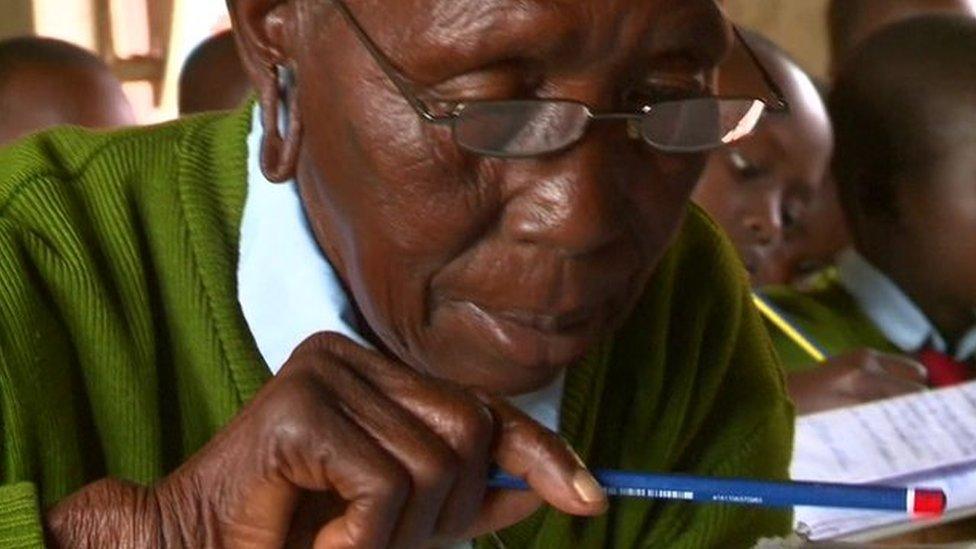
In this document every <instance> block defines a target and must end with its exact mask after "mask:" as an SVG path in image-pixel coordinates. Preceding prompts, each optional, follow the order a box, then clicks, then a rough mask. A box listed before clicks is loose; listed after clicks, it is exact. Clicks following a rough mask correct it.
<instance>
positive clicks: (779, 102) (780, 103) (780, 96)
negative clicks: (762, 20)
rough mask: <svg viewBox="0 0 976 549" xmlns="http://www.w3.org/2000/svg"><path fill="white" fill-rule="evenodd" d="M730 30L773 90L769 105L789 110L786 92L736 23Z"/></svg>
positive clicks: (777, 108) (779, 110)
mask: <svg viewBox="0 0 976 549" xmlns="http://www.w3.org/2000/svg"><path fill="white" fill-rule="evenodd" d="M732 32H733V33H735V38H736V40H738V41H739V43H740V44H742V47H743V48H744V49H745V50H746V54H748V55H749V58H750V59H752V63H753V65H755V66H756V67H757V68H758V69H759V73H760V74H761V75H762V78H763V81H764V82H765V83H766V86H768V87H769V89H770V90H771V91H772V92H773V96H774V97H775V99H776V104H775V105H771V107H772V109H773V110H775V111H778V112H789V110H790V104H789V102H787V101H786V94H784V93H783V89H782V88H780V87H779V84H777V83H776V80H775V79H774V78H773V76H772V75H771V74H769V71H768V70H767V69H766V66H765V65H763V63H762V61H760V60H759V56H758V55H756V52H755V50H753V49H752V46H750V45H749V42H748V41H747V40H746V37H745V36H743V35H742V31H741V30H739V27H738V25H736V24H734V23H733V24H732Z"/></svg>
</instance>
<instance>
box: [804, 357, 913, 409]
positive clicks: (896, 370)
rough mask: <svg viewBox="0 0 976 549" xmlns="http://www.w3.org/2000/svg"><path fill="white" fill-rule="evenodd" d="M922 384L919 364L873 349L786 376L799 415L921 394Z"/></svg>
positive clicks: (833, 359) (833, 358)
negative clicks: (910, 394)
mask: <svg viewBox="0 0 976 549" xmlns="http://www.w3.org/2000/svg"><path fill="white" fill-rule="evenodd" d="M925 383H926V374H925V368H924V367H923V366H922V365H921V364H919V363H917V362H915V361H914V360H912V359H910V358H908V357H904V356H900V355H891V354H886V353H881V352H878V351H875V350H873V349H860V350H857V351H853V352H850V353H846V354H843V355H839V356H836V357H832V358H830V359H829V360H827V361H826V362H824V363H823V364H821V365H819V366H817V367H816V368H815V369H813V370H808V371H804V372H796V373H792V374H789V375H788V376H787V385H788V388H789V392H790V397H792V398H793V402H794V403H795V404H796V411H797V413H798V414H800V415H803V414H811V413H814V412H820V411H823V410H829V409H832V408H841V407H844V406H853V405H856V404H862V403H864V402H871V401H873V400H881V399H885V398H891V397H895V396H898V395H903V394H906V393H914V392H916V391H922V390H924V389H925V387H926V385H925Z"/></svg>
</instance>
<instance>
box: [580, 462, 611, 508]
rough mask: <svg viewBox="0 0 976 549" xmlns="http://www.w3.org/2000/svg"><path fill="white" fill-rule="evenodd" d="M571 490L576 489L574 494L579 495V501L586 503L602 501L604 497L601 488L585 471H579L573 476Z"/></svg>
mask: <svg viewBox="0 0 976 549" xmlns="http://www.w3.org/2000/svg"><path fill="white" fill-rule="evenodd" d="M573 488H575V489H576V494H577V495H579V497H580V499H581V500H583V501H585V502H586V503H596V502H598V501H603V499H604V497H605V494H604V493H603V488H601V487H600V484H599V483H598V482H597V481H596V479H595V478H593V475H591V474H590V472H589V471H587V470H586V469H580V470H578V471H576V474H575V475H573Z"/></svg>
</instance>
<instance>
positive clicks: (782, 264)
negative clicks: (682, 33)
mask: <svg viewBox="0 0 976 549" xmlns="http://www.w3.org/2000/svg"><path fill="white" fill-rule="evenodd" d="M745 37H746V39H747V40H749V43H750V45H751V46H753V48H754V50H755V52H756V55H757V56H758V57H759V58H760V60H761V61H762V63H763V64H764V65H765V66H766V67H767V68H768V70H769V72H770V74H771V76H772V78H773V79H774V80H775V82H776V83H777V85H779V86H780V88H782V90H783V93H784V94H785V96H786V98H787V100H788V101H789V102H790V111H789V112H787V113H770V114H768V115H767V116H766V119H765V120H764V121H763V122H762V123H761V125H760V126H759V128H757V129H756V132H755V133H754V134H753V135H751V136H749V137H748V138H746V139H743V140H742V141H740V142H739V143H737V144H735V145H734V146H732V147H729V148H727V149H723V150H721V151H718V152H716V153H714V154H713V155H712V156H711V158H710V159H709V162H708V165H707V166H706V168H705V172H704V174H703V176H702V180H701V183H700V184H699V186H698V188H697V190H696V192H695V195H694V200H695V201H696V202H697V203H698V204H699V205H701V206H702V207H703V208H705V210H707V211H708V213H709V214H710V215H711V216H712V217H714V218H715V220H716V221H717V222H718V223H719V225H721V226H722V228H723V229H725V231H726V233H728V235H729V236H730V237H731V239H732V243H733V244H734V245H735V247H736V249H737V250H738V252H739V256H740V257H741V258H742V261H743V263H744V264H745V267H746V269H747V270H748V271H749V275H750V277H751V279H752V283H753V285H754V286H758V285H763V284H772V283H785V282H788V281H790V280H792V279H794V278H795V277H797V276H800V275H802V274H803V273H804V269H813V268H816V267H818V266H819V265H820V264H821V263H822V262H823V261H824V260H825V259H826V258H825V257H820V256H818V255H813V254H811V253H809V252H808V250H809V249H810V246H809V244H810V243H811V242H812V239H813V236H814V235H813V234H812V233H811V232H810V227H808V226H807V213H808V210H809V208H810V207H811V206H812V205H813V204H814V203H815V202H816V199H817V197H818V195H819V194H820V193H821V192H822V191H823V189H824V187H825V185H824V182H825V181H826V180H827V179H826V172H827V166H828V163H829V159H830V152H831V139H832V136H831V128H830V122H829V120H828V117H827V110H826V107H825V106H824V104H823V100H822V99H821V97H820V94H819V93H818V91H817V88H816V87H815V86H814V83H813V82H812V81H811V79H810V77H809V76H808V75H807V74H806V73H804V72H803V70H802V69H800V67H799V66H797V64H796V63H795V62H794V61H793V60H792V59H790V58H789V56H788V55H787V54H786V53H785V52H783V51H782V50H781V49H780V48H779V47H777V46H776V45H775V44H773V43H772V42H770V41H769V40H767V39H765V38H763V37H761V36H759V35H757V34H755V33H746V36H745ZM755 78H756V70H755V64H754V63H752V62H751V60H750V58H749V56H748V54H747V53H746V52H745V51H744V50H742V49H741V48H739V49H736V50H734V51H733V53H732V54H731V56H730V57H729V59H728V60H727V61H726V62H725V63H724V64H723V65H722V68H721V70H720V72H719V83H718V87H719V92H720V93H722V94H725V95H734V94H735V93H736V91H737V90H741V89H748V86H749V82H750V81H754V80H755ZM817 245H818V246H820V245H819V243H818V244H817ZM826 247H827V248H829V245H828V246H826ZM820 248H821V249H823V248H824V246H820Z"/></svg>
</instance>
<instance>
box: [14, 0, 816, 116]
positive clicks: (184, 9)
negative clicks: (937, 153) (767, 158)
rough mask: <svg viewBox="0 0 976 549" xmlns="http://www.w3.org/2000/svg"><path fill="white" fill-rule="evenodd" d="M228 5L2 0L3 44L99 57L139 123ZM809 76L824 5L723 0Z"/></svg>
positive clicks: (185, 0) (211, 1)
mask: <svg viewBox="0 0 976 549" xmlns="http://www.w3.org/2000/svg"><path fill="white" fill-rule="evenodd" d="M224 2H225V0H0V39H2V38H7V37H11V36H18V35H24V34H40V35H43V36H51V37H55V38H61V39H63V40H68V41H70V42H74V43H76V44H78V45H80V46H83V47H86V48H88V49H91V50H93V51H95V52H97V53H98V54H99V55H100V56H101V57H102V58H103V59H105V60H106V62H107V63H108V64H109V66H111V67H112V69H113V70H114V71H115V73H116V74H117V75H118V76H119V77H120V78H121V79H122V80H123V81H124V82H125V90H126V93H127V94H128V95H129V97H130V99H131V101H132V103H133V105H134V107H135V108H136V111H137V115H138V117H139V119H140V121H142V122H154V121H157V120H165V119H168V118H171V117H172V116H174V115H175V112H176V79H177V75H178V72H179V68H180V67H181V66H182V64H183V61H184V59H185V58H186V56H187V55H188V54H189V53H190V51H191V50H192V49H193V47H194V46H195V45H196V44H198V43H199V42H200V41H201V40H203V39H204V38H206V37H207V36H209V35H210V34H212V33H215V32H218V31H220V30H222V29H224V28H226V27H227V26H228V24H229V22H228V20H227V16H226V8H225V3H224ZM725 3H726V7H727V10H728V12H729V14H730V15H731V16H732V18H733V19H735V20H736V21H737V22H739V23H740V24H743V25H745V26H747V27H750V28H753V29H755V30H758V31H759V32H761V33H763V34H766V35H767V36H769V37H770V38H771V39H772V40H774V41H776V42H778V43H780V44H781V45H782V46H783V47H785V48H786V50H787V51H789V52H790V53H792V54H793V55H794V56H795V57H796V58H797V59H798V60H799V61H800V63H801V64H802V65H803V66H804V67H805V68H806V69H807V70H809V71H810V72H811V73H813V74H814V75H817V76H823V75H824V74H825V73H826V57H827V47H826V44H827V40H826V29H825V24H824V21H825V8H826V0H726V2H725Z"/></svg>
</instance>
